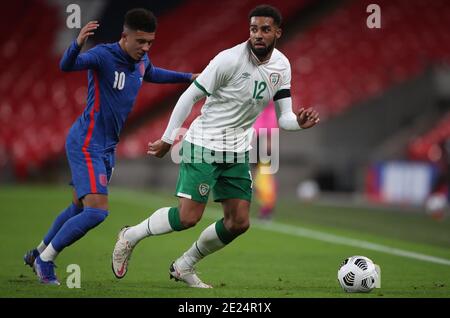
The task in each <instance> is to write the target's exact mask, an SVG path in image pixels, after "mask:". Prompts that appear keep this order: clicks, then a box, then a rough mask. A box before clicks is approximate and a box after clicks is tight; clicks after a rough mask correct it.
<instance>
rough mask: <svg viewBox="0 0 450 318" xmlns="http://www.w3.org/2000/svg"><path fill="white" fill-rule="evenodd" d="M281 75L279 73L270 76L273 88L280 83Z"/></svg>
mask: <svg viewBox="0 0 450 318" xmlns="http://www.w3.org/2000/svg"><path fill="white" fill-rule="evenodd" d="M280 78H281V75H280V74H279V73H272V74H270V76H269V79H270V83H271V84H272V86H276V85H277V84H278V82H279V81H280Z"/></svg>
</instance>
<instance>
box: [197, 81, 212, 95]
mask: <svg viewBox="0 0 450 318" xmlns="http://www.w3.org/2000/svg"><path fill="white" fill-rule="evenodd" d="M194 84H195V86H197V87H198V89H199V90H201V91H202V92H203V93H205V94H206V95H207V96H211V94H210V93H208V91H207V90H206V89H205V88H204V87H203V86H202V85H201V84H200V83H199V82H197V80H195V81H194Z"/></svg>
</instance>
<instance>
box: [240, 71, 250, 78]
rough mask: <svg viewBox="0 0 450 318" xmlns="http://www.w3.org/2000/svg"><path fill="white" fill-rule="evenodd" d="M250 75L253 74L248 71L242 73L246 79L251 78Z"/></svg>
mask: <svg viewBox="0 0 450 318" xmlns="http://www.w3.org/2000/svg"><path fill="white" fill-rule="evenodd" d="M250 76H251V74H250V73H247V72H245V73H242V75H241V77H242V78H244V79H249V78H250Z"/></svg>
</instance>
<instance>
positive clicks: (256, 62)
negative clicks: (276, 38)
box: [247, 40, 273, 66]
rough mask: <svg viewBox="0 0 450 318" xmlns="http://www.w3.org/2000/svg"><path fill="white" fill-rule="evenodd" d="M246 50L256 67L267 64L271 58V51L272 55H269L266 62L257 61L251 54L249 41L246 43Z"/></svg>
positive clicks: (253, 54)
mask: <svg viewBox="0 0 450 318" xmlns="http://www.w3.org/2000/svg"><path fill="white" fill-rule="evenodd" d="M247 49H248V51H249V52H250V57H251V59H252V61H253V62H254V63H255V64H256V65H258V66H259V65H263V64H267V63H269V61H270V58H271V57H272V53H273V50H272V53H270V56H269V58H268V59H267V60H265V61H263V62H261V61H260V60H259V58H258V57H257V56H256V55H255V53H253V51H252V47H251V44H250V40H248V41H247Z"/></svg>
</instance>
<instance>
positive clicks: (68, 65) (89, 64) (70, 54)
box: [59, 40, 102, 72]
mask: <svg viewBox="0 0 450 318" xmlns="http://www.w3.org/2000/svg"><path fill="white" fill-rule="evenodd" d="M80 51H81V47H79V46H78V44H77V42H76V40H74V41H73V42H72V44H71V45H70V46H69V47H68V48H67V50H66V52H65V53H64V55H63V57H62V59H61V62H60V64H59V65H60V68H61V70H62V71H64V72H71V71H81V70H87V69H98V68H99V67H100V64H101V61H102V58H101V52H102V48H101V47H99V46H96V47H94V48H92V49H90V50H88V51H86V52H85V53H81V54H80Z"/></svg>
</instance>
